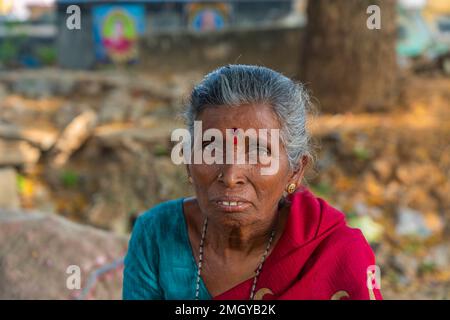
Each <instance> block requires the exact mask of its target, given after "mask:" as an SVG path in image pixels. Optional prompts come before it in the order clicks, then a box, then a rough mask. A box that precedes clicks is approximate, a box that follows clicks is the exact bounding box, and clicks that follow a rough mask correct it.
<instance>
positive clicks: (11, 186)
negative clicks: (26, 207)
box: [0, 168, 20, 209]
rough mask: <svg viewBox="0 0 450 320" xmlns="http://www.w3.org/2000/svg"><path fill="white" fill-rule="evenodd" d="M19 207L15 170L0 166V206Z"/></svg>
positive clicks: (5, 207)
mask: <svg viewBox="0 0 450 320" xmlns="http://www.w3.org/2000/svg"><path fill="white" fill-rule="evenodd" d="M19 207H20V198H19V192H18V188H17V176H16V170H14V169H13V168H3V169H2V168H0V208H4V209H17V208H19Z"/></svg>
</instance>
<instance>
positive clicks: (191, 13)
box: [185, 3, 231, 32]
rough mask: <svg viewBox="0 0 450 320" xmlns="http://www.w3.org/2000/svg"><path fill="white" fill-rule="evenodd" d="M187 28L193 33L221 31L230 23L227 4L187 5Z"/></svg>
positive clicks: (229, 12) (229, 9) (229, 10)
mask: <svg viewBox="0 0 450 320" xmlns="http://www.w3.org/2000/svg"><path fill="white" fill-rule="evenodd" d="M185 10H186V15H187V20H188V24H189V27H190V28H191V29H193V30H195V31H200V32H202V31H216V30H221V29H223V28H224V27H226V26H227V25H228V24H229V23H230V18H231V7H230V5H229V4H227V3H189V4H187V5H186V7H185Z"/></svg>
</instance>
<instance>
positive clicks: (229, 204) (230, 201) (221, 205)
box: [213, 197, 251, 212]
mask: <svg viewBox="0 0 450 320" xmlns="http://www.w3.org/2000/svg"><path fill="white" fill-rule="evenodd" d="M213 204H214V205H215V207H216V208H217V209H219V210H220V211H224V212H243V211H245V210H247V209H249V208H250V207H251V203H250V202H249V201H246V200H244V199H241V198H231V197H230V198H221V199H215V200H213Z"/></svg>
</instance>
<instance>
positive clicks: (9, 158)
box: [0, 140, 41, 166]
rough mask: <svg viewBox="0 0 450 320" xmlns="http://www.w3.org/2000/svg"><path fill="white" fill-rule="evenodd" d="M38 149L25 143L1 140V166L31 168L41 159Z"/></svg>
mask: <svg viewBox="0 0 450 320" xmlns="http://www.w3.org/2000/svg"><path fill="white" fill-rule="evenodd" d="M40 154H41V153H40V151H39V149H38V148H35V147H33V146H31V145H30V144H29V143H28V142H25V141H9V140H0V166H30V165H34V164H36V162H37V161H38V160H39V157H40Z"/></svg>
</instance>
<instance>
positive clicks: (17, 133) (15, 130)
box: [0, 124, 57, 151]
mask: <svg viewBox="0 0 450 320" xmlns="http://www.w3.org/2000/svg"><path fill="white" fill-rule="evenodd" d="M56 137H57V132H56V131H55V130H49V129H38V128H21V127H19V126H16V125H12V124H0V138H4V139H12V140H24V141H27V142H29V143H30V144H32V145H33V146H35V147H38V148H39V149H41V150H42V151H47V150H49V149H50V148H51V147H52V146H53V145H54V143H55V141H56Z"/></svg>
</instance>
